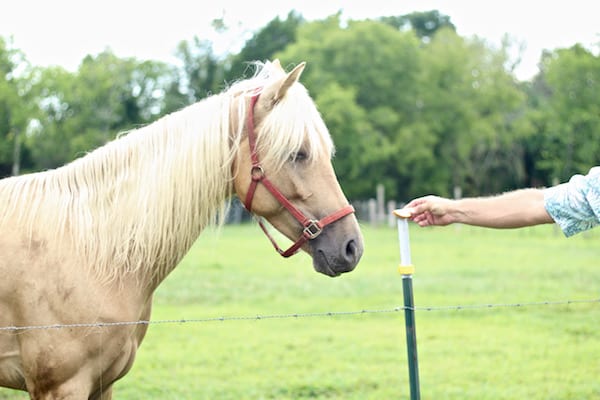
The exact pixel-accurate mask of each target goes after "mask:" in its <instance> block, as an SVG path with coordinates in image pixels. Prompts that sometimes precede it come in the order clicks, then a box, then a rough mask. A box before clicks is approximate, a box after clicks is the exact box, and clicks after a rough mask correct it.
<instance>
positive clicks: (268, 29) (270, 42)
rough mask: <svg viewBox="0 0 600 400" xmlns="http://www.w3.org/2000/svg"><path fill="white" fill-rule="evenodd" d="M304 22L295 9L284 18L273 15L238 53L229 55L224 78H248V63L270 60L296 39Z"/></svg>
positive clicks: (229, 79) (229, 80)
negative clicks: (273, 17)
mask: <svg viewBox="0 0 600 400" xmlns="http://www.w3.org/2000/svg"><path fill="white" fill-rule="evenodd" d="M304 22H305V21H304V18H303V17H302V16H301V15H300V14H298V13H297V12H295V11H290V12H289V13H288V15H287V18H286V19H285V20H281V19H280V18H279V17H275V19H273V20H271V21H270V22H269V23H267V25H266V26H265V27H264V28H261V29H259V30H258V31H257V32H256V33H255V34H254V35H253V36H252V37H251V38H250V39H249V40H248V41H247V42H246V44H245V45H244V47H243V48H242V50H241V51H240V52H239V53H238V54H235V55H233V56H232V57H231V60H230V61H229V64H230V68H229V70H228V71H227V74H226V80H227V81H228V82H231V81H234V80H236V79H241V78H244V77H246V78H248V77H249V76H248V75H249V72H252V71H249V70H248V63H249V62H253V61H263V62H264V61H266V60H271V59H272V58H273V55H274V54H275V53H277V52H278V51H281V50H283V49H285V47H286V46H287V45H288V44H290V43H293V42H295V41H296V32H297V30H298V27H299V26H300V25H302V24H303V23H304Z"/></svg>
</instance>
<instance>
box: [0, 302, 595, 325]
mask: <svg viewBox="0 0 600 400" xmlns="http://www.w3.org/2000/svg"><path fill="white" fill-rule="evenodd" d="M585 303H587V304H590V303H598V304H600V298H599V299H586V300H558V301H539V302H525V303H500V304H466V305H450V306H430V307H412V308H410V307H405V306H399V307H393V308H386V309H377V310H358V311H329V312H313V313H289V314H266V315H246V316H221V317H206V318H191V319H187V318H181V319H163V320H153V321H145V320H140V321H122V322H90V323H74V324H51V325H28V326H3V327H0V332H23V331H29V330H50V329H73V328H109V327H119V326H129V325H166V324H196V323H208V322H226V321H261V320H275V319H299V318H315V317H338V316H355V315H364V314H390V313H397V312H402V311H405V310H413V311H426V312H430V311H461V310H481V309H493V308H519V307H532V306H556V305H571V304H585Z"/></svg>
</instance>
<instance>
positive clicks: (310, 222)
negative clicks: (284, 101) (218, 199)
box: [244, 94, 354, 257]
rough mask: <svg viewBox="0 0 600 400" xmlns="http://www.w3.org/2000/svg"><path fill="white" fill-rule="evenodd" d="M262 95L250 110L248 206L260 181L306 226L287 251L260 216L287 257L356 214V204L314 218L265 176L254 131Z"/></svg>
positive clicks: (254, 99) (261, 225) (277, 248)
mask: <svg viewBox="0 0 600 400" xmlns="http://www.w3.org/2000/svg"><path fill="white" fill-rule="evenodd" d="M259 95H260V94H255V95H254V96H252V97H251V99H250V108H249V112H248V121H247V127H248V144H249V146H250V157H251V161H252V168H251V169H250V175H251V177H252V180H251V182H250V186H249V188H248V193H246V199H245V200H244V207H246V209H247V210H248V211H250V212H252V200H253V199H254V193H255V192H256V188H257V187H258V184H259V183H262V185H263V186H264V187H265V189H267V190H268V191H269V192H270V193H271V194H272V195H273V197H275V199H277V201H279V203H280V204H281V205H282V206H283V207H285V209H286V210H288V211H289V213H290V214H292V216H293V217H294V218H295V219H296V220H297V221H298V222H300V224H301V225H302V226H303V227H304V229H303V230H302V235H301V236H300V237H299V238H298V240H296V242H295V243H294V244H293V245H292V246H291V247H290V248H288V249H287V250H285V251H284V250H282V249H281V248H280V247H279V246H278V245H277V242H276V241H275V239H274V238H273V237H272V236H271V234H270V233H269V231H268V230H267V227H266V226H265V224H264V222H263V220H262V219H261V218H259V219H258V224H259V225H260V227H261V229H262V230H263V232H264V233H265V235H267V237H268V238H269V240H270V241H271V243H272V244H273V247H275V250H277V252H278V253H279V254H281V255H282V256H283V257H290V256H292V255H294V254H296V253H297V252H298V250H299V249H300V248H301V247H302V246H303V245H304V243H306V242H307V241H309V240H312V239H315V238H316V237H317V236H319V235H320V234H321V232H322V231H323V228H324V227H325V226H327V225H329V224H331V223H333V222H335V221H337V220H339V219H341V218H343V217H345V216H346V215H349V214H352V213H354V207H352V205H350V204H348V205H347V206H345V207H342V208H341V209H339V210H337V211H335V212H334V213H332V214H329V215H328V216H326V217H324V218H322V219H320V220H315V219H310V218H308V217H307V216H306V215H304V213H302V211H300V210H299V209H298V208H297V207H296V206H294V205H293V204H292V203H291V202H290V201H289V200H288V199H287V198H286V197H285V196H284V195H283V194H282V193H281V192H280V191H279V190H278V189H277V188H276V187H275V185H273V183H272V182H271V181H270V180H269V179H268V178H267V176H266V175H265V171H264V169H263V167H262V166H261V164H260V160H259V158H258V152H257V149H256V133H255V131H254V106H255V105H256V102H257V100H258V96H259Z"/></svg>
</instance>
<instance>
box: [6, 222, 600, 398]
mask: <svg viewBox="0 0 600 400" xmlns="http://www.w3.org/2000/svg"><path fill="white" fill-rule="evenodd" d="M363 233H364V235H365V247H366V249H365V254H364V256H363V260H362V262H361V264H360V265H359V266H358V267H357V269H356V270H355V271H354V272H352V273H350V274H345V275H343V276H341V277H339V278H335V279H331V278H328V277H326V276H324V275H320V274H317V273H316V272H314V271H313V269H312V265H311V261H310V259H309V258H308V257H307V256H306V255H300V256H296V257H293V258H291V259H282V258H280V257H279V256H278V255H277V254H276V253H275V252H274V251H273V250H272V248H271V247H270V244H269V243H268V241H267V239H266V238H264V237H263V236H262V233H261V232H260V229H259V228H258V227H257V226H255V225H243V226H226V227H224V228H223V230H222V231H221V232H220V233H218V234H215V232H212V231H207V232H205V233H204V234H203V236H201V237H200V239H199V240H198V243H197V244H196V245H195V246H194V248H193V249H192V251H191V252H190V253H189V254H188V256H187V257H186V258H185V259H184V261H183V262H182V264H181V265H180V266H179V267H178V268H177V269H176V270H175V271H174V272H173V273H172V274H171V275H170V276H169V277H168V278H167V280H166V281H165V282H164V283H163V285H162V286H161V287H160V288H159V290H158V291H157V293H156V296H155V301H154V313H153V320H174V319H205V318H212V317H221V316H224V317H236V316H242V317H251V316H256V315H277V314H294V313H298V314H304V313H321V312H344V311H360V310H363V309H367V310H387V309H393V308H394V307H398V306H402V282H401V277H400V275H399V274H398V273H397V272H396V267H397V264H398V262H399V250H398V238H397V232H396V230H395V229H389V228H371V227H364V231H363ZM410 234H411V249H412V259H413V263H414V264H415V266H416V273H415V275H414V292H415V303H416V305H417V307H427V306H436V307H438V306H440V307H443V306H454V305H473V304H490V303H493V304H514V303H530V302H543V301H562V300H580V299H599V298H600V262H599V256H600V247H599V243H600V231H592V232H591V233H589V234H587V235H579V236H576V237H574V238H570V239H565V238H564V237H563V236H562V234H560V233H558V232H556V231H555V230H554V227H552V226H542V227H536V228H527V229H522V230H513V231H496V230H485V229H478V228H472V227H467V226H458V227H457V226H453V227H446V228H432V229H429V228H428V229H422V228H418V227H417V226H415V225H411V227H410ZM416 322H417V341H418V350H419V364H420V376H421V397H422V399H432V400H441V399H461V400H465V399H473V400H485V399H494V400H500V399H506V400H508V399H510V400H514V399H528V400H538V399H539V400H542V399H543V400H567V399H572V400H576V399H577V400H580V399H581V400H583V399H585V400H588V399H600V303H597V302H596V303H577V304H569V305H567V304H561V305H529V306H523V307H493V308H481V309H463V310H456V309H437V310H431V311H426V310H418V311H417V313H416ZM114 397H115V398H116V399H164V400H166V399H231V400H233V399H235V400H239V399H344V400H346V399H356V400H358V399H360V400H364V399H383V400H385V399H408V398H409V388H408V370H407V363H406V344H405V329H404V315H403V313H402V312H390V313H366V314H359V315H335V316H318V317H317V316H315V317H305V318H284V319H263V320H226V321H214V322H188V323H162V324H155V325H151V326H150V328H149V333H148V335H147V337H146V340H145V341H144V343H143V344H142V346H141V349H140V352H139V353H138V358H137V360H136V363H135V365H134V367H133V369H132V371H131V372H130V373H129V374H128V375H127V376H126V377H125V378H124V379H122V380H121V381H119V382H118V383H117V384H116V386H115V396H114ZM25 398H27V396H25V395H24V394H22V393H19V392H13V391H10V390H6V389H0V399H2V400H5V399H25Z"/></svg>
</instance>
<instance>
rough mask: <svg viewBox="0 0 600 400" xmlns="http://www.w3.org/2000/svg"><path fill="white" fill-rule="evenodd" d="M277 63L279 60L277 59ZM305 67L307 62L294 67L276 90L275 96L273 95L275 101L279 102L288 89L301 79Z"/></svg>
mask: <svg viewBox="0 0 600 400" xmlns="http://www.w3.org/2000/svg"><path fill="white" fill-rule="evenodd" d="M277 63H279V61H278V60H277ZM304 67H306V62H301V63H300V64H298V65H297V66H296V68H294V69H293V70H292V71H291V72H290V73H289V74H287V76H286V77H285V79H284V80H283V82H282V83H281V85H280V86H279V89H277V91H276V92H275V96H273V103H277V102H278V101H279V100H281V99H283V97H284V96H285V93H286V92H287V90H288V89H289V88H290V87H291V86H292V85H293V84H294V83H296V82H298V79H300V75H302V71H304Z"/></svg>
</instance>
